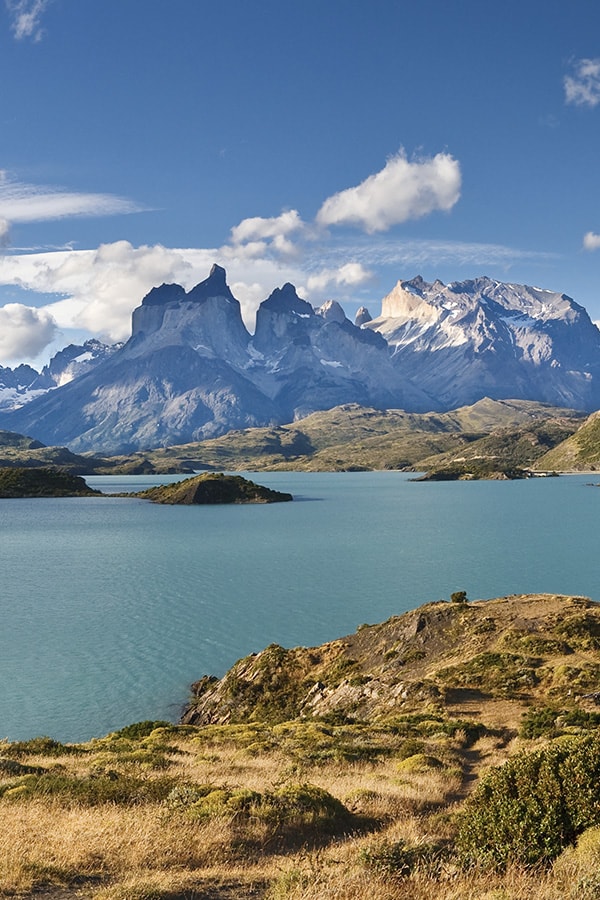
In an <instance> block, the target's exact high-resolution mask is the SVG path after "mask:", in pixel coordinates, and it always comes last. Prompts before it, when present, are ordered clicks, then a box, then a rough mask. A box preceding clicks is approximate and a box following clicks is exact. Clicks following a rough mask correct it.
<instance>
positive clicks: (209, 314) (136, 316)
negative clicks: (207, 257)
mask: <svg viewBox="0 0 600 900" xmlns="http://www.w3.org/2000/svg"><path fill="white" fill-rule="evenodd" d="M225 320H226V321H227V323H228V326H227V327H228V328H229V329H230V331H231V334H232V336H233V337H234V338H235V339H236V340H238V341H241V342H242V343H243V344H245V343H247V340H248V338H249V335H248V333H247V332H246V329H245V327H244V325H243V322H242V315H241V309H240V304H239V302H238V301H237V300H236V299H235V297H234V296H233V294H232V293H231V291H230V289H229V286H228V285H227V276H226V272H225V269H224V268H222V266H218V265H216V264H215V265H213V267H212V269H211V270H210V275H209V276H208V278H206V279H205V280H204V281H201V282H200V283H199V284H197V285H196V287H194V288H192V290H191V291H189V293H186V292H185V290H184V289H183V288H182V287H181V286H180V285H178V284H163V285H161V286H160V287H158V288H153V289H152V290H151V291H150V293H149V294H147V295H146V297H144V299H143V301H142V304H141V306H138V307H137V309H134V311H133V316H132V321H131V333H132V337H134V338H137V339H138V340H139V339H140V338H149V337H150V336H151V335H160V338H161V340H162V339H166V338H167V334H168V335H170V338H169V340H170V342H171V343H173V337H174V336H175V335H176V334H177V332H180V333H181V334H183V333H184V332H186V333H187V334H188V337H189V339H190V340H191V341H192V342H193V340H196V339H197V343H203V342H205V337H206V331H207V329H208V330H209V332H211V333H212V332H215V330H216V331H223V329H224V328H225V327H226V326H225V325H224V322H225ZM198 329H200V330H198ZM174 342H175V343H178V340H175V341H174ZM212 343H213V342H212V341H211V340H209V341H208V345H209V346H212ZM221 345H223V341H221V342H220V350H221V349H224V345H223V346H221ZM220 350H219V352H220Z"/></svg>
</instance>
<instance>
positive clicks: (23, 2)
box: [4, 0, 51, 41]
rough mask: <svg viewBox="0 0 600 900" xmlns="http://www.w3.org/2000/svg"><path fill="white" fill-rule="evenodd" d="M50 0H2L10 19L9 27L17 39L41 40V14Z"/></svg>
mask: <svg viewBox="0 0 600 900" xmlns="http://www.w3.org/2000/svg"><path fill="white" fill-rule="evenodd" d="M50 2H51V0H4V3H5V6H6V9H7V10H8V14H9V16H10V19H11V29H12V32H13V34H14V36H15V37H16V39H17V40H18V41H20V40H22V39H23V38H32V39H33V40H34V41H41V39H42V37H43V34H44V32H43V29H42V22H41V20H42V15H43V13H44V12H45V10H46V8H47V7H48V6H49V4H50Z"/></svg>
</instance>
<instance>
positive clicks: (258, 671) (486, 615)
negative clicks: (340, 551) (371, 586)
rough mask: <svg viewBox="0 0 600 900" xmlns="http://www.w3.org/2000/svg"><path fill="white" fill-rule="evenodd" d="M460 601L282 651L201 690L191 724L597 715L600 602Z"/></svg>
mask: <svg viewBox="0 0 600 900" xmlns="http://www.w3.org/2000/svg"><path fill="white" fill-rule="evenodd" d="M452 599H453V600H454V602H438V603H429V604H427V605H425V606H422V607H420V608H419V609H415V610H412V611H410V612H407V613H404V614H403V615H401V616H394V617H392V618H391V619H388V621H386V622H383V623H381V624H378V625H363V626H361V627H360V628H359V629H358V631H356V633H355V634H351V635H348V636H347V637H344V638H342V639H340V640H336V641H332V642H330V643H327V644H323V645H321V646H320V647H310V648H306V647H296V648H294V649H291V650H287V649H285V648H283V647H280V646H278V645H276V644H272V645H271V646H269V647H267V648H266V649H265V650H263V651H262V652H260V653H253V654H251V655H250V656H247V657H245V658H244V659H241V660H239V662H237V663H236V664H235V665H234V666H233V667H232V668H231V669H230V670H229V672H227V674H226V675H225V676H224V677H223V678H221V679H217V678H214V677H212V676H205V677H203V678H202V679H200V680H199V681H198V682H196V683H195V684H194V685H193V686H192V699H191V701H190V703H189V704H188V706H187V708H186V710H185V712H184V714H183V718H182V721H183V722H184V723H187V724H194V725H206V724H225V723H240V722H252V721H256V722H271V723H273V722H278V721H284V720H285V719H294V718H309V719H310V718H321V719H323V718H324V719H326V720H329V721H336V722H344V721H354V722H364V723H374V722H385V721H386V720H390V719H391V720H392V721H393V720H394V717H397V716H398V715H405V714H408V713H413V712H418V713H423V712H424V711H427V710H429V711H431V710H434V709H437V710H438V711H439V710H440V709H442V708H443V707H445V708H446V709H447V710H452V711H453V713H454V714H455V715H458V714H465V715H466V716H468V715H470V714H472V712H471V710H472V709H476V710H477V716H478V717H479V718H480V719H481V720H482V721H484V722H486V723H488V724H492V725H493V724H497V723H496V722H495V717H498V716H499V717H500V719H499V722H502V724H506V722H507V721H508V719H515V720H516V721H517V722H518V721H519V717H520V715H521V713H522V712H524V711H525V710H526V709H528V708H529V707H530V706H531V705H535V704H536V703H538V704H541V705H546V704H547V703H548V702H549V700H551V702H552V703H554V704H557V705H564V704H566V705H568V706H569V708H580V709H586V708H593V707H594V705H595V703H596V700H595V696H594V692H595V691H596V689H597V685H596V678H597V671H598V666H599V664H600V637H599V635H600V604H598V603H594V602H593V601H591V600H589V599H587V598H585V597H572V596H563V595H556V594H530V595H512V596H510V597H503V598H500V599H496V600H486V601H483V600H478V601H475V602H472V603H471V602H468V601H467V599H466V595H465V592H463V591H457V592H455V593H454V594H452ZM565 659H567V662H568V664H566V663H565ZM503 704H508V705H503ZM509 707H512V712H510V714H509V713H508V709H509Z"/></svg>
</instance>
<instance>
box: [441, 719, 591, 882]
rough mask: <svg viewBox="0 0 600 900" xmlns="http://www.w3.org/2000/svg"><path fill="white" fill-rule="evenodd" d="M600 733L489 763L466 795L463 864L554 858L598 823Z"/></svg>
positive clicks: (461, 840) (461, 845) (460, 841)
mask: <svg viewBox="0 0 600 900" xmlns="http://www.w3.org/2000/svg"><path fill="white" fill-rule="evenodd" d="M599 779H600V737H599V736H598V735H592V736H588V737H584V738H578V739H570V740H568V741H566V742H564V741H563V742H561V743H555V744H551V745H549V746H548V747H546V748H544V749H542V750H537V751H534V752H532V753H520V754H518V755H517V756H515V757H513V758H512V759H510V760H508V762H506V763H505V764H504V765H503V766H501V767H499V768H496V769H492V770H491V771H490V772H489V773H488V775H487V776H486V777H485V778H484V779H483V780H482V781H481V783H480V785H479V787H478V788H477V789H476V791H475V792H474V794H473V795H472V796H471V797H470V799H469V800H467V803H466V804H465V809H464V812H463V814H462V818H461V826H460V831H459V836H458V846H459V850H460V854H461V856H462V859H463V862H465V863H466V864H475V863H482V864H492V865H494V866H496V867H504V866H505V865H507V864H508V863H509V862H513V861H514V862H518V863H521V864H524V865H532V864H535V863H538V862H545V861H549V860H552V859H554V858H555V857H556V856H558V855H559V853H560V852H561V851H562V850H563V848H564V847H566V846H567V845H569V844H571V843H573V841H574V840H575V839H576V838H577V836H578V835H579V834H581V833H582V832H583V831H584V830H585V829H586V828H589V827H590V826H592V825H597V824H600V793H599V792H598V781H599Z"/></svg>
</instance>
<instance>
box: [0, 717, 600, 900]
mask: <svg viewBox="0 0 600 900" xmlns="http://www.w3.org/2000/svg"><path fill="white" fill-rule="evenodd" d="M275 728H279V726H275ZM274 732H275V729H272V730H269V729H266V728H263V729H262V731H261V735H260V737H261V740H260V741H258V740H256V737H257V734H255V733H254V732H253V731H252V729H249V730H248V729H247V730H244V729H243V728H241V727H240V728H237V729H235V728H234V729H231V732H230V733H229V737H228V730H227V729H223V728H220V729H219V728H214V729H211V728H208V729H182V730H181V731H177V730H168V731H167V732H155V733H154V734H153V735H152V736H151V737H150V738H147V739H145V740H141V741H138V742H131V741H130V742H125V741H121V742H119V741H116V740H114V739H113V740H108V739H107V740H106V741H96V742H92V743H90V744H89V745H86V747H85V749H86V752H85V753H82V754H78V755H75V754H70V753H65V754H64V755H46V756H42V755H38V756H36V755H33V754H29V755H27V754H25V755H21V756H19V757H18V759H19V761H20V762H21V763H22V764H26V765H30V766H40V767H44V768H45V769H47V770H49V771H51V772H57V773H62V774H66V775H71V776H77V777H79V778H85V777H90V775H96V776H98V775H99V773H103V772H104V773H106V772H107V771H112V772H113V773H119V772H120V773H125V774H127V775H131V776H135V777H136V778H139V779H141V780H142V781H144V780H150V781H152V780H156V779H160V778H164V777H165V773H166V774H168V777H169V778H173V779H174V780H176V781H177V782H179V783H182V784H187V785H201V784H207V783H210V784H212V785H215V786H219V787H224V786H226V787H228V788H229V789H232V790H233V789H235V788H244V789H248V790H252V791H259V792H269V791H271V792H273V791H276V790H277V789H278V788H281V787H282V786H286V785H290V784H294V783H302V782H304V783H310V784H312V785H315V786H316V787H321V788H323V789H325V790H326V791H328V792H329V793H330V794H332V795H333V796H334V797H336V798H338V799H339V800H341V801H342V802H343V803H344V804H345V806H346V808H347V809H348V810H350V812H351V813H352V814H353V818H352V819H350V820H349V821H348V824H347V826H344V827H343V828H342V830H341V831H338V832H337V833H336V834H331V835H327V834H325V835H322V839H321V840H315V841H314V842H313V843H312V844H311V842H310V834H309V832H306V831H305V832H302V833H300V837H299V839H298V840H295V839H294V835H293V831H290V830H289V829H288V831H285V830H284V831H282V830H281V827H280V824H278V823H274V822H273V821H271V820H269V819H263V818H261V817H260V816H254V817H253V816H250V817H244V816H240V815H239V814H238V813H236V812H230V813H228V814H224V813H221V814H219V815H214V816H212V817H209V818H202V817H200V818H198V817H196V818H193V817H191V816H190V814H189V809H186V808H185V807H181V808H177V807H176V806H175V807H174V806H173V804H169V803H168V802H165V801H156V800H152V801H150V800H145V799H142V800H140V801H136V802H134V803H121V802H120V803H116V802H108V803H107V802H100V803H97V805H90V804H86V803H85V802H82V801H80V800H75V801H74V800H73V799H72V798H69V797H59V796H52V795H48V796H44V797H29V798H27V797H25V796H22V797H19V796H18V794H17V795H14V794H13V795H12V799H11V795H10V794H7V795H6V796H5V797H2V798H0V816H1V821H2V827H1V828H0V897H2V898H9V897H15V896H18V897H24V896H32V897H34V896H35V894H36V893H38V894H39V893H40V892H43V896H44V900H46V898H47V897H48V898H50V897H51V896H52V890H54V889H56V890H57V891H58V889H60V893H57V894H56V898H57V900H58V898H59V897H60V900H66V898H67V897H72V898H73V900H76V898H82V900H83V898H93V900H161V898H162V900H175V898H185V900H208V898H211V900H246V898H248V900H251V898H263V900H329V898H330V900H362V898H365V900H399V898H402V900H512V898H515V900H559V898H560V900H593V898H596V900H597V898H598V897H600V879H596V876H595V874H594V873H595V872H596V871H597V870H598V866H599V864H600V850H599V849H598V848H599V847H600V838H599V837H598V836H597V835H596V837H595V839H594V836H593V835H592V836H588V837H587V838H586V841H584V840H583V838H582V839H581V842H580V846H579V847H578V848H576V849H575V850H572V851H565V853H564V854H563V856H562V857H560V858H559V859H558V860H557V861H556V863H555V866H554V870H553V871H552V872H550V873H540V872H526V871H524V870H520V869H518V868H513V869H509V870H508V871H507V872H506V873H503V874H494V873H490V872H477V871H472V872H464V871H461V870H460V869H459V868H458V867H457V865H456V864H455V863H454V862H453V860H452V856H451V854H450V853H448V852H447V851H446V849H445V848H447V847H448V846H449V845H450V844H451V841H452V839H453V836H454V832H455V821H454V815H455V812H456V810H457V809H458V808H459V807H460V801H461V797H462V796H464V792H465V790H466V789H468V785H469V783H470V782H469V780H468V778H465V775H466V776H470V775H473V774H474V773H475V772H476V771H477V769H478V767H481V766H484V767H487V766H489V765H491V764H496V763H497V762H499V761H501V760H502V759H503V758H505V757H506V753H507V748H506V747H505V746H503V745H502V742H501V740H500V739H498V738H495V737H493V736H489V735H488V736H484V737H483V738H481V739H480V740H479V741H478V742H477V744H476V745H475V746H474V747H470V746H468V742H467V740H466V737H465V735H464V734H461V733H460V732H457V733H456V734H455V735H454V737H452V738H449V737H447V736H444V735H443V734H438V735H435V736H433V737H429V738H423V739H419V740H420V743H421V745H422V748H423V750H424V752H423V753H417V754H413V755H412V756H410V755H409V756H406V752H407V750H406V745H405V744H404V743H403V742H404V740H405V739H404V738H403V737H397V741H396V746H395V747H394V746H390V747H389V748H387V750H386V752H383V753H380V754H378V753H376V754H375V755H374V757H373V758H371V759H369V758H367V759H359V760H353V761H352V760H348V759H345V758H338V757H335V756H331V757H325V758H320V757H318V756H317V758H315V757H314V755H313V752H312V751H313V750H314V748H312V749H311V746H310V741H309V738H310V736H311V734H312V732H310V729H309V730H307V729H306V727H305V726H298V729H297V732H295V731H294V729H293V728H290V729H287V731H285V735H286V740H288V741H289V742H292V739H294V740H295V741H296V744H294V746H295V748H296V749H295V750H294V751H293V752H291V751H290V749H289V748H290V747H291V746H292V743H288V745H287V746H288V752H284V750H283V749H282V746H281V743H280V744H279V745H277V746H273V745H270V744H269V740H270V738H271V737H273V734H274ZM283 733H284V730H282V729H281V728H279V731H278V732H277V735H276V736H278V739H279V738H281V735H282V734H283ZM313 737H314V735H313ZM347 739H348V735H347V734H345V735H344V740H345V741H347ZM390 740H391V739H390ZM302 742H304V743H302ZM273 743H274V744H276V743H277V742H276V741H275V740H273V742H272V744H273ZM392 743H393V742H392ZM300 744H302V747H300ZM299 747H300V749H299ZM136 748H137V749H136ZM6 751H7V747H6V745H5V746H4V748H0V756H5V755H6ZM142 751H143V752H142ZM144 754H146V755H144ZM163 757H164V758H163ZM152 760H154V765H155V767H154V768H153V766H152ZM165 760H166V763H165ZM427 760H429V764H428V763H427ZM165 764H168V765H166V768H165ZM13 782H14V778H12V777H10V776H9V775H7V774H6V773H3V774H2V775H1V776H0V786H1V785H3V784H4V785H6V784H7V783H13ZM307 835H308V836H307ZM398 846H400V847H403V846H406V847H409V848H425V850H426V849H427V848H429V847H431V848H433V851H432V853H431V854H429V855H428V854H427V853H424V854H423V858H422V862H419V863H417V864H416V865H414V866H412V868H411V869H410V871H406V872H403V871H402V870H400V869H394V866H393V865H387V862H386V861H387V860H388V858H389V855H390V853H393V850H394V848H395V847H398ZM390 848H391V849H390ZM386 854H387V855H386ZM594 891H595V893H594Z"/></svg>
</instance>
